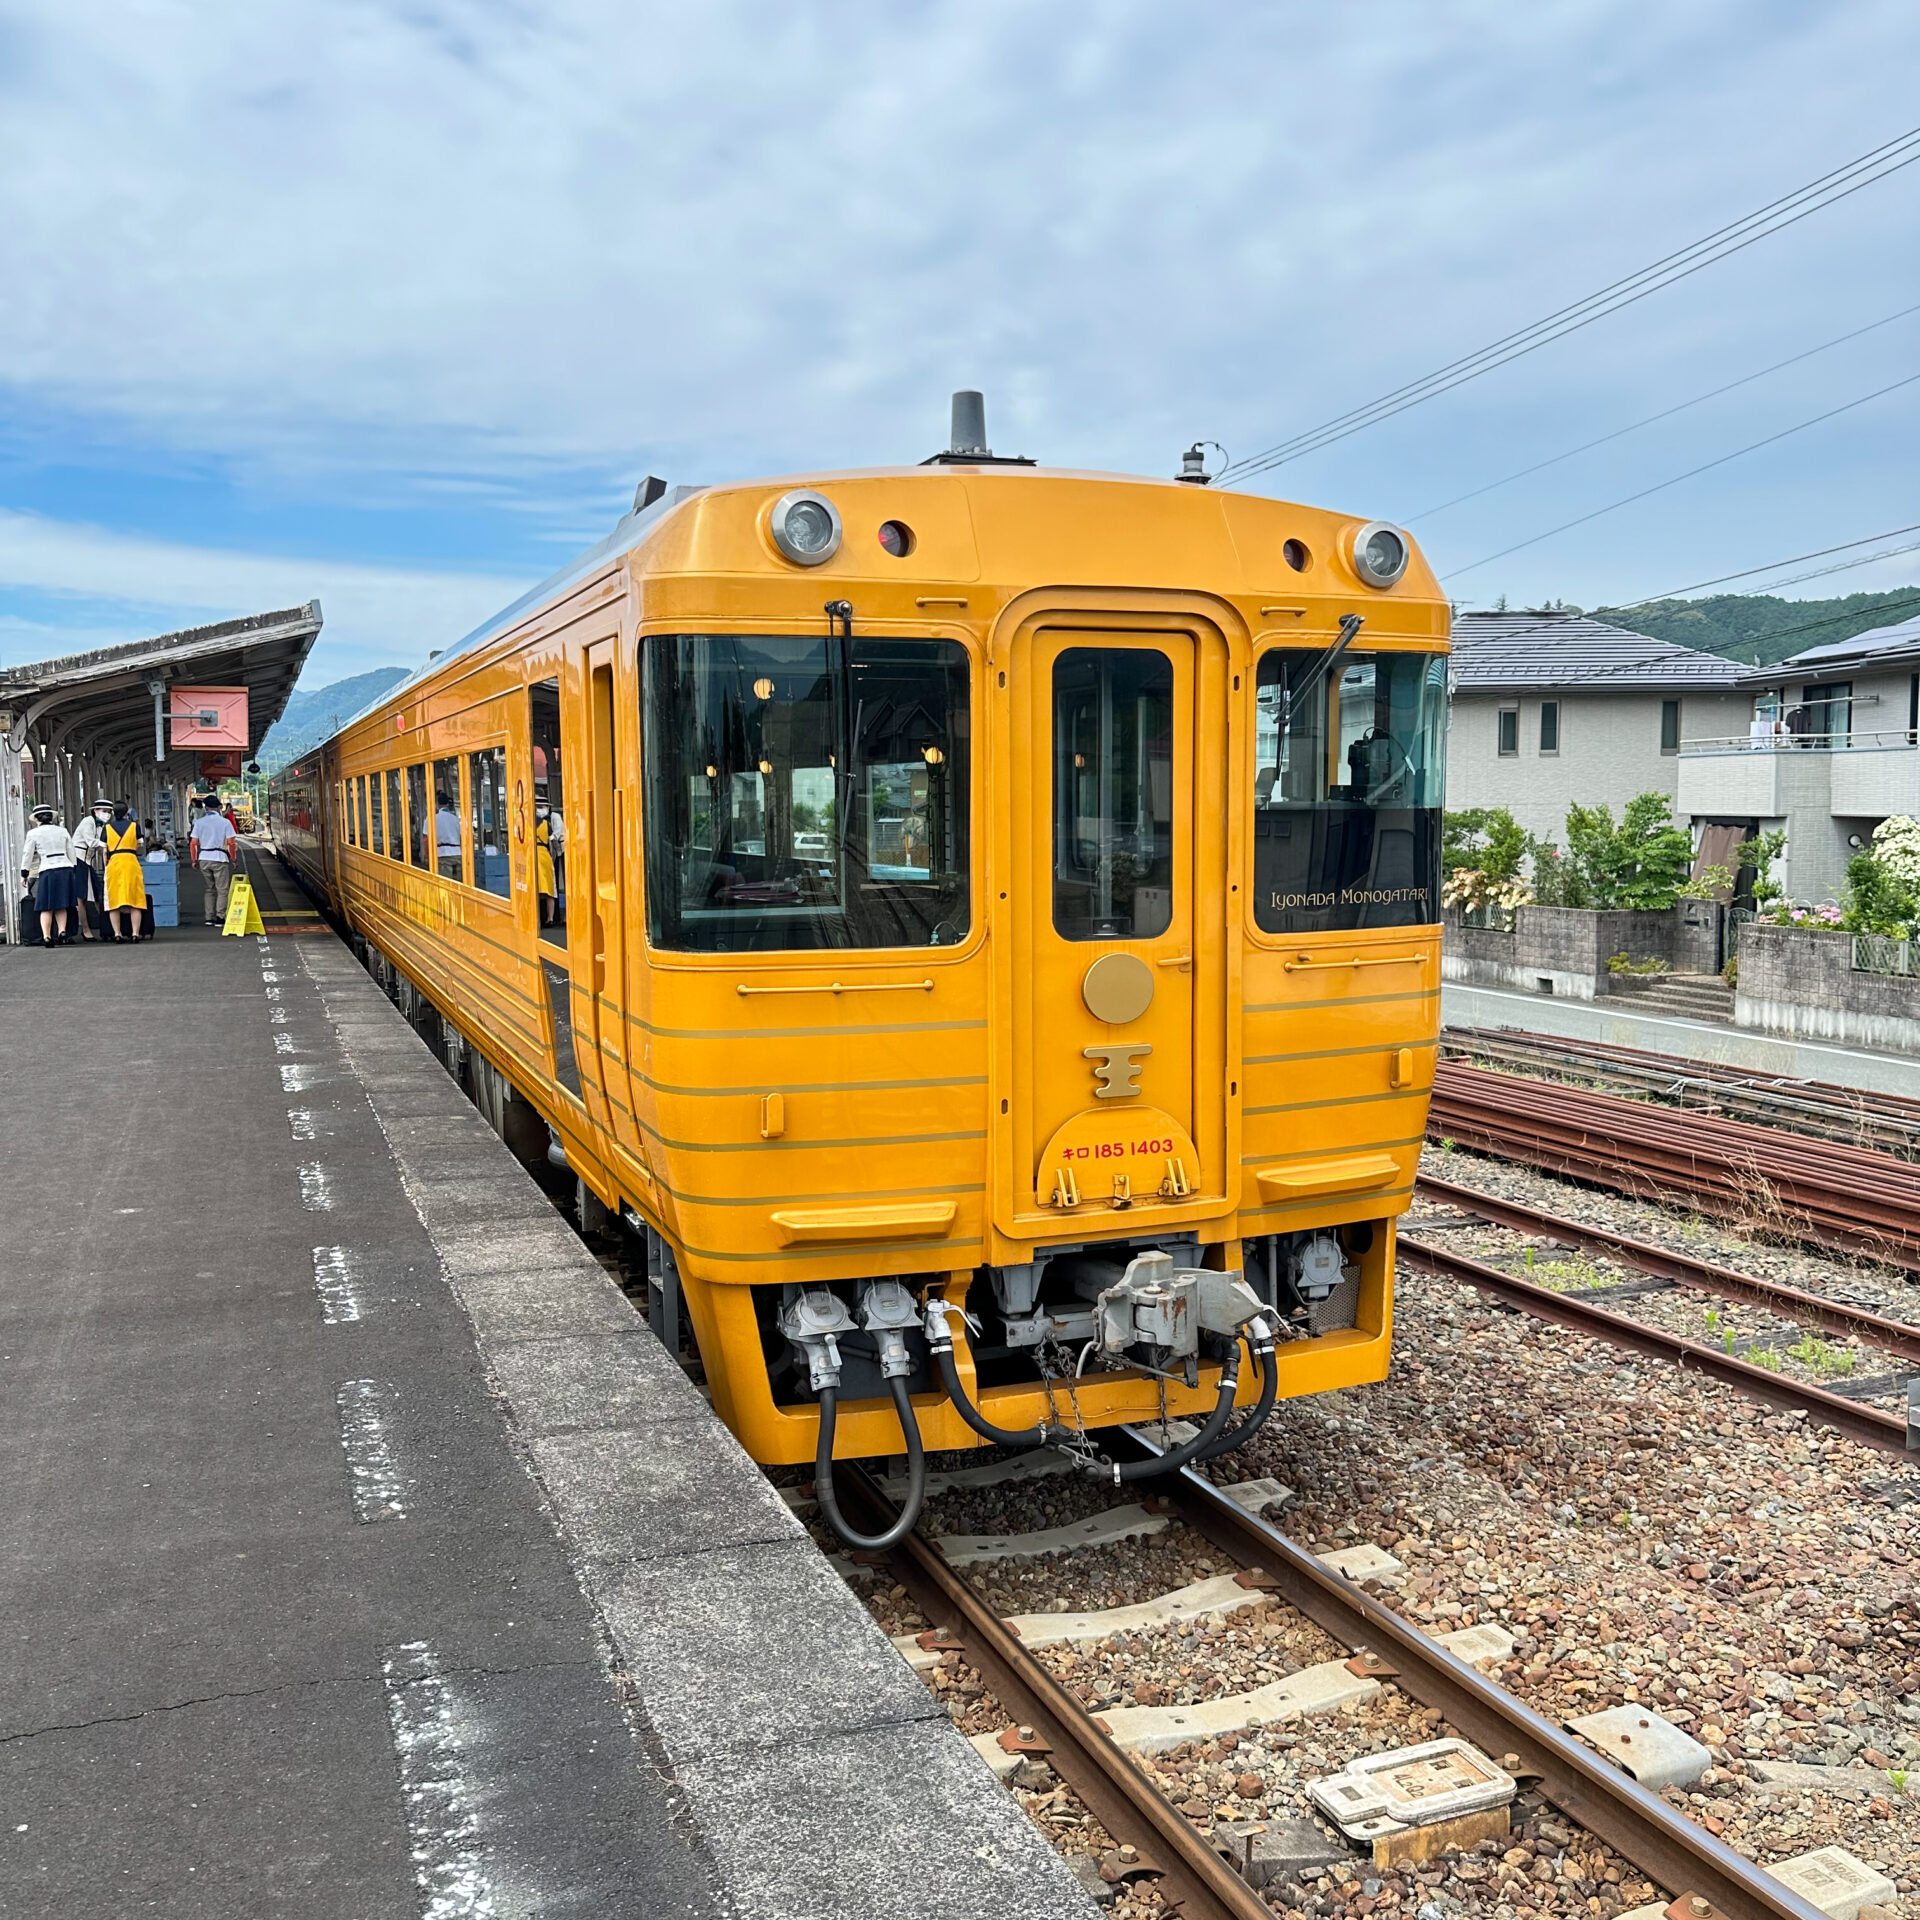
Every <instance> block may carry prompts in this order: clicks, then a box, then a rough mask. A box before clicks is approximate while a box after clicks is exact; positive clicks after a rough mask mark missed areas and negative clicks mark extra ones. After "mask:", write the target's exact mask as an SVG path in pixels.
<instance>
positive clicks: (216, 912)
mask: <svg viewBox="0 0 1920 1920" xmlns="http://www.w3.org/2000/svg"><path fill="white" fill-rule="evenodd" d="M238 841H239V836H238V835H237V834H236V833H235V832H234V830H233V822H232V821H231V820H229V819H228V818H227V816H226V815H225V814H224V813H222V812H221V811H220V807H219V803H218V802H217V801H215V800H212V799H209V800H208V801H207V807H206V811H205V812H204V813H202V814H201V816H200V818H199V819H198V820H196V821H195V822H194V823H193V839H192V841H191V842H190V843H189V844H190V846H191V848H192V851H193V860H194V864H195V865H196V866H198V867H199V869H200V899H201V903H202V905H203V906H204V907H205V908H206V918H207V925H208V926H210V927H217V926H218V925H219V924H220V923H221V922H222V921H223V920H225V919H226V917H227V896H228V895H229V894H230V893H231V892H232V890H233V862H234V859H235V856H236V855H237V853H238V851H239V848H238Z"/></svg>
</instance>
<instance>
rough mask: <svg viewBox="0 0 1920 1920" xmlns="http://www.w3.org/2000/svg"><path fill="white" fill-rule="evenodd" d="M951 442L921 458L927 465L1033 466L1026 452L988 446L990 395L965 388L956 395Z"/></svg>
mask: <svg viewBox="0 0 1920 1920" xmlns="http://www.w3.org/2000/svg"><path fill="white" fill-rule="evenodd" d="M947 437H948V441H949V444H948V445H947V446H946V447H945V448H944V449H943V450H942V451H941V452H939V453H935V454H930V455H929V456H928V457H927V458H926V459H925V460H923V461H921V463H920V464H921V465H922V466H923V467H1030V466H1032V465H1033V462H1032V461H1031V460H1030V459H1028V458H1027V456H1026V455H1025V454H1006V453H995V452H993V450H992V449H991V448H990V447H988V445H987V401H986V396H985V395H984V394H982V393H979V392H977V391H975V389H974V388H972V387H963V388H961V390H960V391H959V392H958V393H956V394H955V395H954V396H953V430H952V432H951V433H950V434H949V435H948V436H947Z"/></svg>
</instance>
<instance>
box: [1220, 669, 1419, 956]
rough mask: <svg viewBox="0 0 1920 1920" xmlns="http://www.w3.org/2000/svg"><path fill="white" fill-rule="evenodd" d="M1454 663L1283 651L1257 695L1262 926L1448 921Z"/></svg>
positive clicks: (1308, 928)
mask: <svg viewBox="0 0 1920 1920" xmlns="http://www.w3.org/2000/svg"><path fill="white" fill-rule="evenodd" d="M1446 713H1447V662H1446V656H1445V655H1444V654H1434V653H1411V652H1409V653H1374V654H1354V653H1347V654H1344V655H1336V654H1335V652H1334V650H1333V649H1332V648H1327V649H1325V650H1323V651H1320V652H1317V653H1316V652H1312V651H1309V650H1306V649H1302V650H1300V651H1297V652H1296V651H1291V650H1284V651H1283V650H1275V651H1274V652H1271V653H1266V654H1263V655H1262V656H1261V658H1260V668H1259V675H1258V679H1257V681H1256V686H1255V695H1254V747H1253V761H1254V788H1253V880H1254V900H1253V904H1254V924H1255V925H1256V926H1258V927H1259V928H1260V929H1261V930H1262V931H1263V932H1266V933H1321V932H1331V931H1334V930H1338V929H1344V928H1348V927H1417V926H1431V925H1433V924H1434V923H1436V922H1437V921H1438V920H1439V918H1440V808H1441V805H1442V801H1443V797H1444V795H1445V791H1446V764H1445V748H1446Z"/></svg>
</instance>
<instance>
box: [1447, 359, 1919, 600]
mask: <svg viewBox="0 0 1920 1920" xmlns="http://www.w3.org/2000/svg"><path fill="white" fill-rule="evenodd" d="M1916 380H1920V373H1910V374H1908V375H1907V377H1906V378H1905V379H1904V380H1895V381H1893V382H1892V383H1891V384H1890V385H1888V386H1884V387H1879V388H1877V389H1875V391H1874V392H1872V393H1863V394H1862V395H1861V396H1860V397H1859V399H1857V400H1848V401H1846V402H1844V403H1843V404H1842V405H1840V406H1837V407H1829V408H1828V409H1827V410H1826V412H1825V413H1816V414H1815V415H1814V416H1813V418H1812V419H1811V420H1798V421H1796V422H1795V423H1794V424H1793V425H1792V426H1790V427H1782V428H1781V429H1780V431H1779V432H1778V433H1770V434H1768V435H1767V436H1766V437H1765V438H1764V439H1761V440H1754V441H1750V442H1749V443H1748V444H1747V445H1746V446H1744V447H1735V448H1734V450H1733V451H1732V452H1731V453H1723V454H1721V455H1720V457H1719V458H1718V459H1717V460H1703V461H1702V462H1701V463H1700V465H1699V466H1697V467H1689V468H1688V469H1687V470H1686V472H1685V473H1676V474H1675V475H1674V476H1673V477H1672V478H1671V479H1670V480H1656V481H1655V482H1654V483H1653V485H1652V486H1650V487H1642V488H1641V489H1640V490H1639V491H1638V492H1637V493H1630V494H1627V495H1626V496H1625V497H1624V498H1623V499H1619V500H1610V501H1608V502H1607V504H1606V505H1605V506H1604V507H1595V508H1594V510H1593V511H1592V512H1591V513H1583V514H1580V515H1578V516H1577V517H1575V518H1574V519H1572V520H1563V521H1561V523H1560V524H1559V525H1558V526H1557V527H1549V528H1548V529H1547V530H1546V532H1544V533H1536V534H1533V535H1532V536H1531V537H1529V538H1528V539H1525V540H1516V541H1515V542H1514V543H1513V545H1512V546H1510V547H1502V548H1501V549H1500V551H1499V552H1498V553H1489V554H1484V555H1483V556H1482V557H1481V558H1480V559H1478V560H1472V561H1469V562H1468V563H1467V565H1465V566H1464V567H1449V568H1447V569H1446V570H1445V571H1446V575H1447V578H1448V579H1449V580H1457V579H1458V578H1459V577H1460V576H1461V575H1462V574H1463V573H1472V572H1474V571H1475V570H1476V569H1477V568H1480V567H1488V566H1491V565H1492V564H1493V563H1494V561H1496V560H1504V559H1505V558H1506V557H1507V555H1508V554H1510V553H1520V552H1522V551H1524V550H1525V549H1526V548H1528V547H1537V546H1538V545H1539V544H1540V543H1541V541H1543V540H1551V539H1553V538H1554V537H1555V535H1557V534H1562V533H1567V532H1569V531H1571V530H1572V529H1573V528H1575V527H1584V526H1586V525H1587V524H1588V522H1589V521H1593V520H1600V519H1604V518H1605V517H1606V515H1608V514H1610V513H1618V512H1619V511H1620V509H1621V508H1622V507H1630V506H1632V505H1633V503H1634V502H1635V501H1636V500H1646V499H1649V498H1651V497H1652V496H1653V495H1654V494H1656V493H1665V492H1666V491H1667V489H1668V488H1669V487H1677V486H1678V485H1679V484H1680V483H1681V482H1682V481H1683V480H1692V479H1694V478H1695V477H1696V476H1698V475H1700V474H1703V473H1711V472H1712V471H1713V469H1714V468H1715V467H1724V466H1725V465H1726V464H1727V463H1728V461H1730V460H1739V459H1742V458H1744V457H1745V456H1746V455H1747V454H1749V453H1758V452H1759V451H1760V449H1761V448H1762V447H1770V446H1772V445H1773V444H1774V443H1775V442H1776V441H1779V440H1787V439H1790V438H1791V437H1792V436H1793V435H1794V434H1796V433H1805V432H1806V430H1807V429H1808V428H1809V427H1817V426H1819V424H1820V423H1821V422H1822V421H1823V420H1832V419H1836V418H1837V417H1838V416H1839V415H1841V414H1843V413H1851V412H1852V411H1853V410H1854V409H1855V408H1856V407H1864V406H1866V405H1867V404H1868V402H1869V401H1873V400H1881V399H1884V398H1885V397H1886V396H1887V395H1888V394H1890V393H1897V392H1898V391H1899V390H1900V389H1901V388H1902V387H1910V386H1912V385H1913V383H1914V382H1915V381H1916Z"/></svg>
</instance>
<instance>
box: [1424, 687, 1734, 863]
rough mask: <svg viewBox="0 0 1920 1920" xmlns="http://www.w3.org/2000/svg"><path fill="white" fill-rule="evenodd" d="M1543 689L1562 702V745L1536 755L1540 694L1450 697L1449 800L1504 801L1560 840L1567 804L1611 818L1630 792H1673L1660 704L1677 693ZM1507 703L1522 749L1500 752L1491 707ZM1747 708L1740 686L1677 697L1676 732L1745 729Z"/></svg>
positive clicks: (1454, 804) (1729, 733) (1674, 757)
mask: <svg viewBox="0 0 1920 1920" xmlns="http://www.w3.org/2000/svg"><path fill="white" fill-rule="evenodd" d="M1551 697H1552V698H1556V699H1557V700H1558V701H1559V703H1560V750H1559V752H1558V753H1554V754H1543V753H1542V752H1541V751H1540V706H1541V699H1542V696H1541V695H1539V694H1523V695H1520V696H1519V697H1518V698H1514V697H1511V696H1503V695H1499V694H1492V693H1478V692H1462V693H1458V694H1456V695H1455V696H1454V701H1453V721H1452V726H1451V728H1450V730H1449V733H1448V736H1447V805H1448V807H1449V808H1450V809H1453V810H1455V811H1459V810H1461V809H1464V808H1468V807H1505V808H1506V809H1507V810H1508V811H1509V812H1510V813H1511V814H1512V815H1513V817H1514V818H1515V819H1516V820H1517V821H1519V823H1520V824H1521V825H1522V826H1523V827H1525V828H1526V829H1527V831H1528V832H1529V833H1532V834H1535V835H1537V836H1538V837H1539V838H1541V839H1543V840H1551V841H1553V842H1555V843H1556V844H1558V845H1564V844H1565V841H1566V818H1567V808H1568V807H1569V806H1570V805H1575V804H1577V805H1580V806H1593V805H1595V804H1601V805H1605V806H1608V807H1610V808H1612V810H1613V814H1614V818H1615V819H1618V818H1619V817H1620V812H1621V809H1622V808H1623V807H1625V805H1626V803H1627V802H1628V801H1629V800H1631V799H1632V798H1633V797H1634V796H1635V795H1636V794H1641V793H1664V794H1666V795H1667V796H1668V797H1669V798H1675V797H1677V793H1678V787H1679V769H1680V757H1679V755H1678V754H1675V753H1663V752H1661V750H1660V709H1661V705H1662V702H1663V701H1665V700H1669V699H1672V698H1674V697H1675V696H1673V695H1672V694H1660V693H1644V694H1643V693H1592V692H1585V691H1572V692H1567V693H1561V694H1557V695H1554V696H1551ZM1506 707H1517V708H1518V709H1519V712H1520V751H1519V752H1518V753H1517V754H1512V755H1509V756H1505V757H1503V756H1502V755H1501V753H1500V751H1499V725H1500V721H1499V716H1500V712H1501V709H1502V708H1506ZM1752 708H1753V702H1752V700H1751V698H1750V696H1748V695H1746V694H1735V693H1725V694H1686V695H1684V696H1681V706H1680V735H1681V738H1682V740H1687V739H1692V738H1698V737H1702V736H1706V737H1721V736H1726V737H1733V736H1736V735H1744V734H1745V732H1746V730H1747V723H1748V719H1749V716H1750V715H1751V713H1752ZM1679 817H1681V818H1684V815H1682V816H1679Z"/></svg>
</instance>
